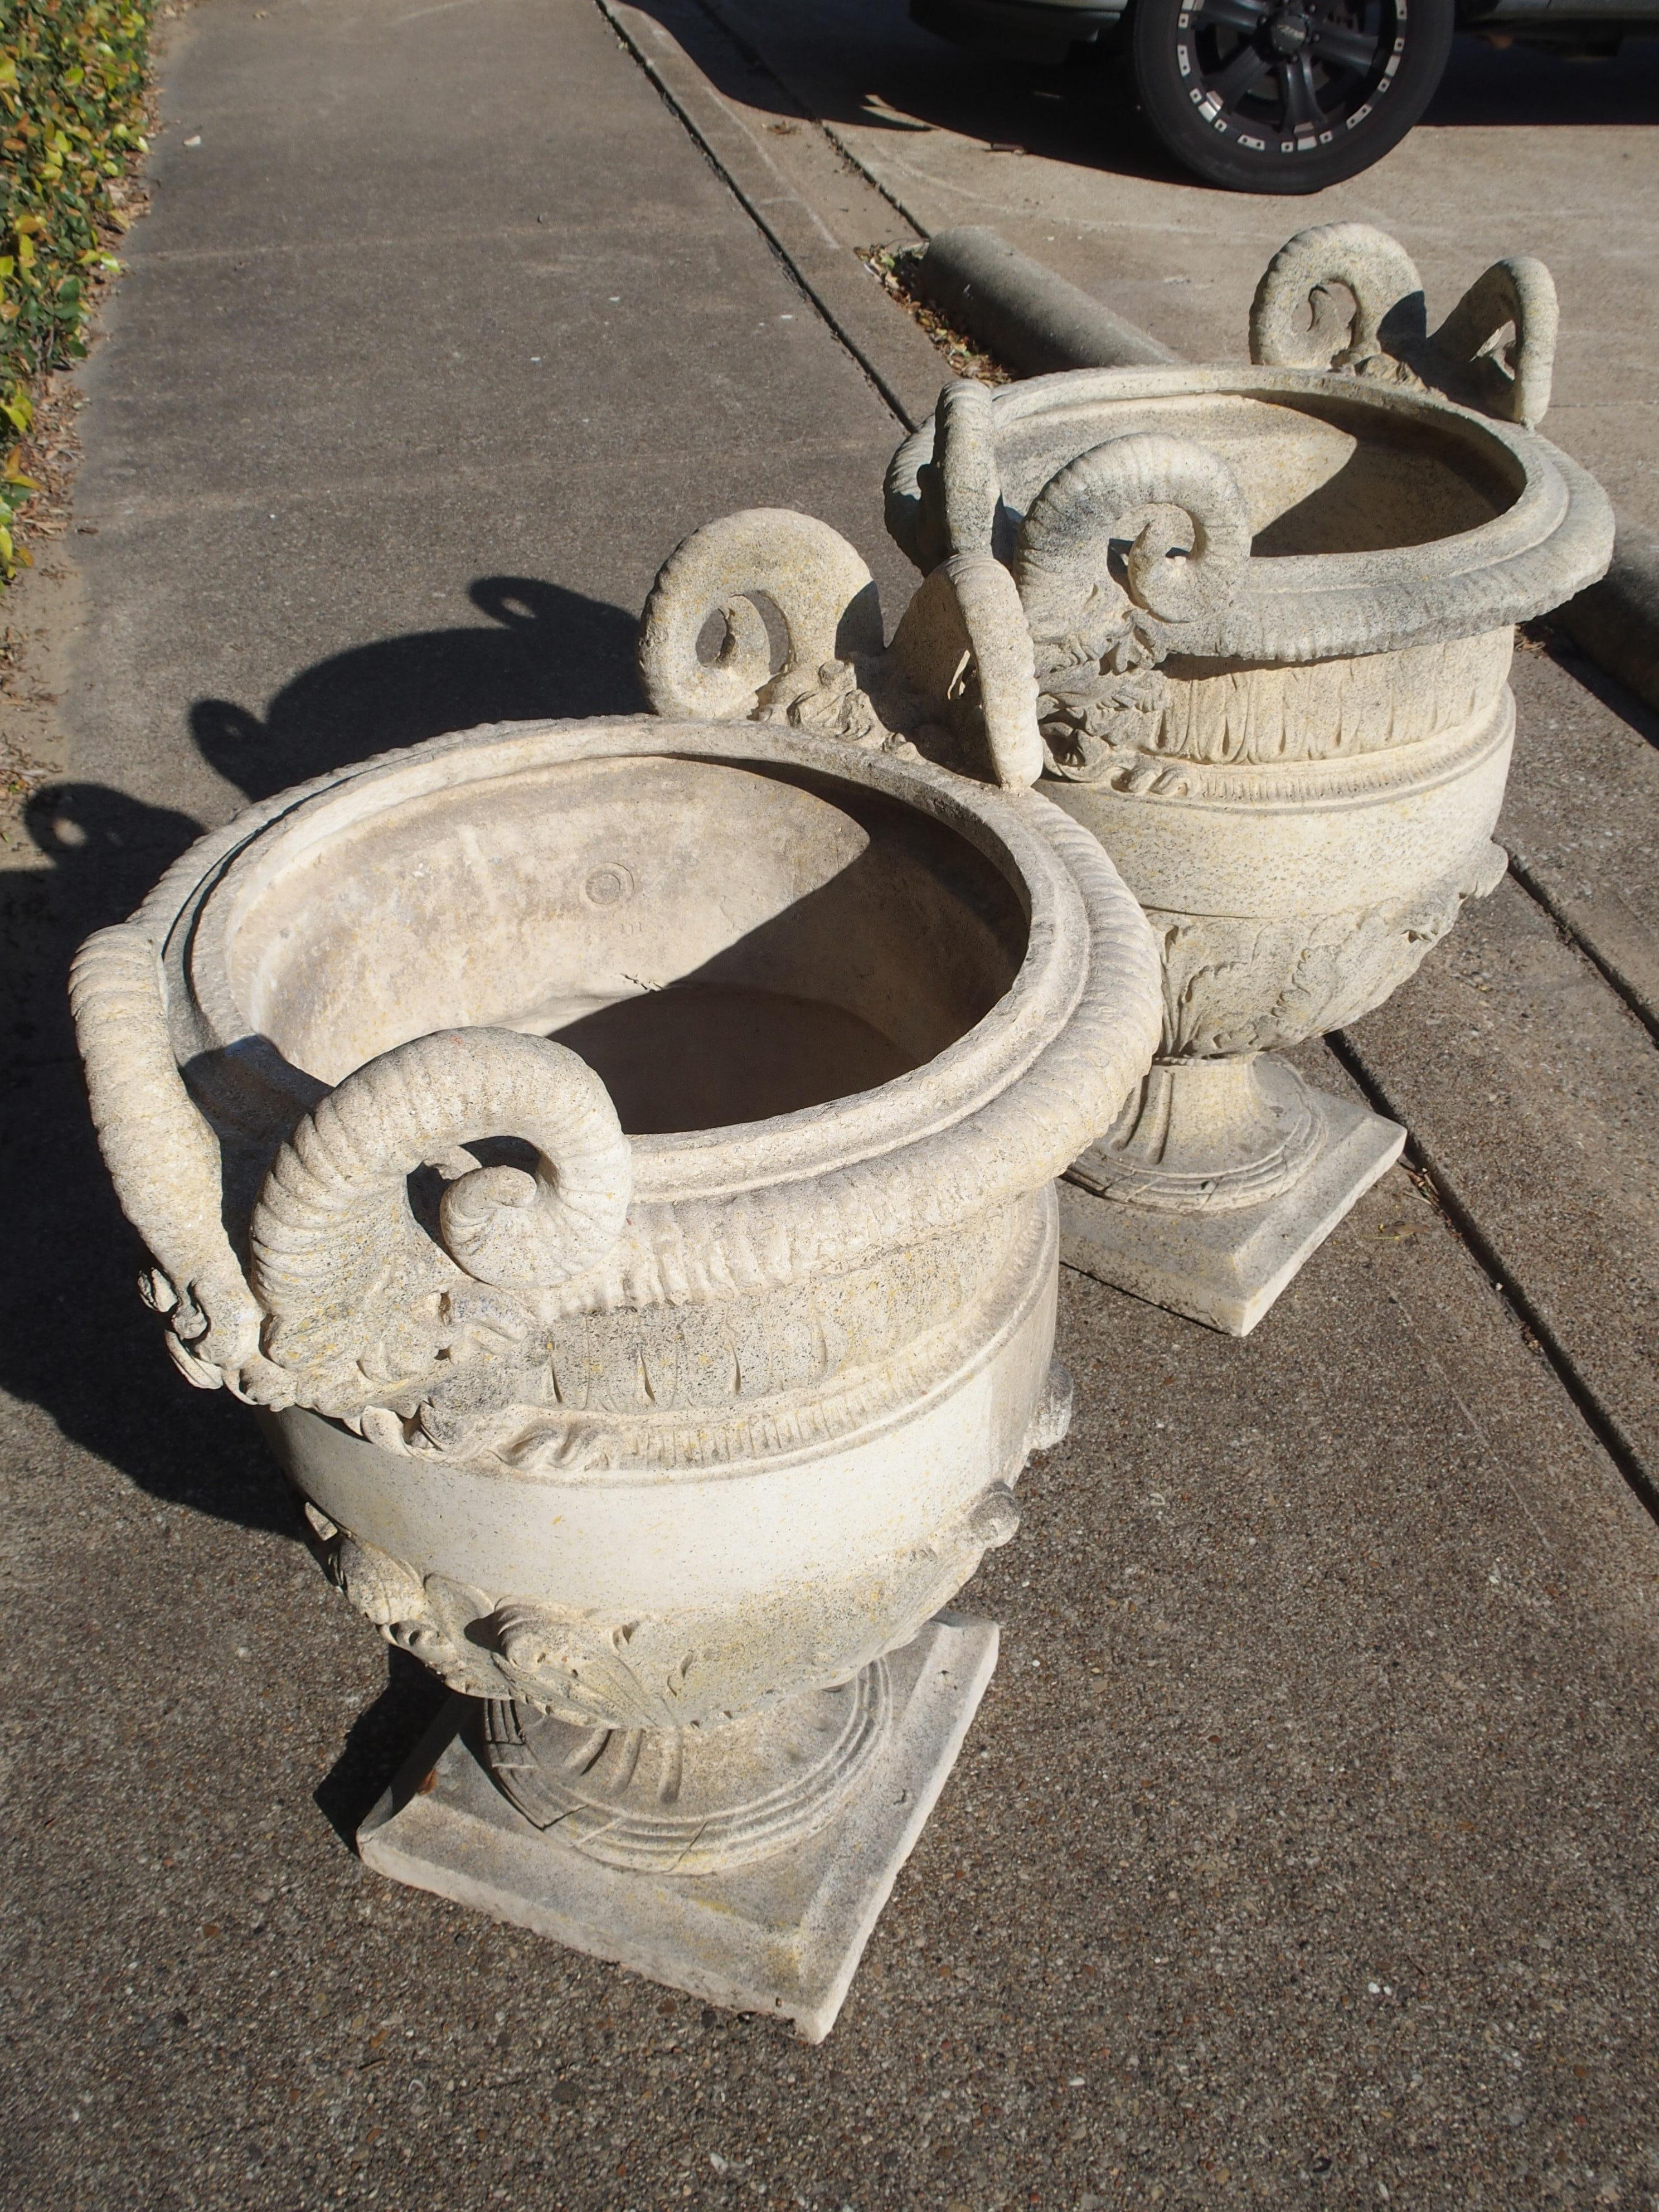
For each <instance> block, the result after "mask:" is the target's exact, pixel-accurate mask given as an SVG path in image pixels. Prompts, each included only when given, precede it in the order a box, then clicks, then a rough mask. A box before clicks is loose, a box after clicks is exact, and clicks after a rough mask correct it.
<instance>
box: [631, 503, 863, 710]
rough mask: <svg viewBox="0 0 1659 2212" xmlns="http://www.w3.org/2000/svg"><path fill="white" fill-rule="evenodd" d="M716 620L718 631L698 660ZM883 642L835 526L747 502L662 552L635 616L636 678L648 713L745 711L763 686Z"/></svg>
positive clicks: (767, 689)
mask: <svg viewBox="0 0 1659 2212" xmlns="http://www.w3.org/2000/svg"><path fill="white" fill-rule="evenodd" d="M768 614H770V615H771V616H772V617H773V628H772V629H769V626H768V622H767V616H768ZM716 618H718V620H719V622H720V623H721V624H722V625H723V631H722V634H721V636H720V641H719V644H718V646H717V647H716V650H715V652H714V656H713V658H712V659H704V658H703V653H702V649H701V648H702V647H703V645H704V642H705V640H706V636H707V633H708V629H709V626H710V623H711V622H712V621H714V619H716ZM773 629H776V630H777V631H778V632H780V633H781V652H782V665H781V667H778V666H775V665H774V664H775V659H776V655H777V651H778V647H777V646H776V645H775V641H774V636H773ZM881 647H882V634H881V609H880V605H879V603H878V599H877V596H876V587H875V585H874V583H873V582H872V579H871V575H870V571H869V569H868V568H866V566H865V564H864V562H862V561H861V560H860V558H859V556H858V555H857V553H855V552H854V550H853V548H852V547H851V546H850V545H849V544H848V543H847V540H846V539H845V538H843V537H842V536H841V534H840V532H837V531H835V530H832V529H831V528H830V527H829V524H828V523H826V522H819V521H817V520H815V519H814V518H813V517H812V516H811V515H810V514H798V513H795V512H794V510H793V508H790V507H747V508H744V510H743V512H741V513H738V514H728V515H725V516H723V517H722V518H721V519H720V520H719V521H717V522H708V523H705V524H704V525H703V526H702V528H701V529H700V530H694V531H693V532H691V534H690V537H689V538H684V539H683V540H682V542H681V543H680V544H678V545H677V546H676V547H675V549H674V550H673V551H672V552H671V554H670V555H669V556H668V558H667V560H666V561H665V562H664V563H663V565H662V568H661V570H660V572H659V574H658V577H657V580H656V582H655V583H654V584H653V586H652V587H651V596H650V597H649V599H647V601H646V604H645V613H644V617H643V620H642V622H641V629H640V641H639V667H640V678H641V683H642V684H643V685H644V687H645V695H646V697H647V700H648V701H649V702H650V704H651V708H652V711H653V713H655V714H663V715H666V716H670V717H673V718H678V719H683V720H707V721H742V720H745V719H747V718H749V717H750V716H752V715H755V714H757V713H758V712H759V711H761V709H762V708H763V704H764V701H765V697H766V695H768V694H769V693H773V692H778V693H781V692H783V691H786V690H787V689H788V687H789V685H790V684H791V683H792V682H799V683H800V684H808V683H812V684H816V682H817V679H818V678H819V675H820V672H821V671H823V670H825V669H826V668H828V667H829V666H831V665H836V664H842V665H848V666H851V665H853V664H854V663H855V661H856V660H857V659H858V658H859V657H860V655H873V654H876V653H879V652H880V651H881Z"/></svg>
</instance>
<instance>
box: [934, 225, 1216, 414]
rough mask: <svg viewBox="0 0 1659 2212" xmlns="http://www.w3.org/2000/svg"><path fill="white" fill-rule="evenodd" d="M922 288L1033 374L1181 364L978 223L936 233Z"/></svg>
mask: <svg viewBox="0 0 1659 2212" xmlns="http://www.w3.org/2000/svg"><path fill="white" fill-rule="evenodd" d="M917 283H918V285H919V287H920V289H921V293H922V295H923V297H924V298H925V299H926V300H927V303H928V305H929V306H930V307H937V308H938V309H939V313H941V314H942V315H945V316H946V317H947V318H948V319H949V320H950V321H951V323H952V324H953V325H954V326H955V327H956V328H957V330H960V331H966V332H967V333H968V335H969V337H975V338H977V339H978V340H979V342H980V343H981V345H982V346H984V347H985V348H986V349H987V350H988V351H989V352H991V353H993V354H994V355H995V356H996V358H997V359H998V360H999V361H1002V362H1006V363H1007V364H1008V366H1009V368H1017V369H1019V370H1020V371H1021V372H1022V373H1023V374H1025V375H1027V376H1042V375H1044V374H1047V372H1048V370H1050V369H1055V368H1157V367H1162V366H1164V365H1165V364H1168V363H1170V362H1178V361H1179V360H1180V358H1181V356H1180V355H1179V354H1176V353H1171V352H1170V349H1169V347H1168V346H1166V345H1160V344H1159V343H1158V340H1157V339H1156V338H1155V337H1150V336H1149V335H1148V334H1147V332H1146V331H1139V330H1137V329H1136V328H1135V326H1134V325H1133V323H1126V322H1123V321H1121V320H1120V319H1119V318H1118V317H1117V316H1116V315H1115V314H1113V313H1111V312H1110V310H1109V308H1106V307H1102V306H1101V304H1100V302H1099V301H1098V300H1095V299H1091V297H1090V295H1089V294H1088V293H1087V292H1085V291H1082V290H1080V289H1079V288H1078V286H1077V285H1075V284H1068V283H1066V279H1065V278H1064V277H1063V276H1055V274H1054V270H1052V269H1045V268H1044V267H1043V265H1042V263H1041V262H1040V261H1033V260H1032V259H1031V258H1030V255H1029V254H1025V253H1022V252H1019V250H1018V247H1017V246H1010V245H1009V244H1008V243H1007V242H1006V240H1004V239H1002V238H1000V237H999V236H998V234H997V233H996V232H995V231H994V230H990V229H987V228H984V227H983V226H982V225H981V224H978V223H970V224H968V225H965V226H963V228H960V229H955V230H940V231H935V233H934V234H933V238H932V240H930V242H929V244H928V247H927V252H926V253H924V254H923V256H922V258H921V269H920V270H919V271H918V272H917Z"/></svg>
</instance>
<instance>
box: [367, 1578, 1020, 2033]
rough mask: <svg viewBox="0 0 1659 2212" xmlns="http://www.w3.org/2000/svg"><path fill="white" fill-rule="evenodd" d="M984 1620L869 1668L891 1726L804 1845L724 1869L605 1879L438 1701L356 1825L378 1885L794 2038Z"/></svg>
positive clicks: (872, 1887) (936, 1754) (912, 1645)
mask: <svg viewBox="0 0 1659 2212" xmlns="http://www.w3.org/2000/svg"><path fill="white" fill-rule="evenodd" d="M997 1634H998V1632H997V1627H996V1624H995V1623H994V1621H984V1620H966V1619H964V1618H963V1617H962V1616H960V1615H958V1614H955V1613H940V1614H939V1616H938V1617H937V1619H935V1620H931V1621H929V1622H928V1623H927V1626H926V1627H925V1628H923V1629H922V1630H921V1632H920V1634H919V1635H917V1636H915V1637H914V1638H912V1639H911V1641H910V1642H909V1643H908V1644H906V1645H905V1646H904V1648H903V1650H900V1651H894V1652H890V1653H889V1655H888V1658H887V1668H888V1673H889V1677H890V1682H891V1686H892V1699H893V1705H892V1719H891V1723H890V1728H889V1730H888V1735H887V1740H886V1741H885V1743H884V1745H883V1746H882V1747H881V1748H880V1749H879V1751H878V1753H877V1755H876V1757H875V1759H874V1760H873V1761H872V1765H870V1767H869V1769H868V1770H867V1771H866V1773H865V1775H864V1776H863V1777H862V1778H861V1781H860V1786H859V1788H858V1790H857V1791H856V1793H855V1794H854V1796H853V1797H851V1798H850V1799H849V1800H848V1802H847V1803H846V1804H844V1805H843V1806H842V1808H840V1810H839V1811H838V1812H837V1813H836V1815H835V1817H834V1819H833V1820H831V1821H830V1822H829V1825H828V1826H826V1827H824V1828H823V1829H821V1830H820V1831H819V1832H818V1833H817V1835H816V1836H813V1837H811V1838H810V1839H809V1840H808V1841H807V1842H806V1843H805V1844H798V1845H796V1846H794V1847H793V1849H791V1850H787V1851H785V1852H782V1853H781V1854H780V1855H779V1856H778V1857H775V1858H772V1859H763V1860H762V1861H760V1862H759V1863H757V1864H755V1865H750V1866H745V1867H739V1868H738V1869H735V1870H734V1871H733V1872H732V1873H731V1874H717V1875H681V1876H674V1875H647V1874H635V1873H623V1872H621V1871H619V1870H618V1869H615V1868H612V1867H607V1866H603V1865H601V1864H600V1863H599V1861H597V1860H595V1859H591V1858H586V1857H584V1856H583V1855H582V1853H581V1852H580V1851H579V1850H576V1848H575V1847H574V1845H573V1844H568V1843H566V1842H564V1841H563V1840H562V1838H561V1836H560V1834H559V1832H558V1830H557V1829H556V1828H550V1829H545V1830H544V1829H540V1828H537V1827H534V1826H532V1824H531V1823H530V1822H529V1821H528V1820H526V1819H525V1818H524V1816H523V1814H520V1813H519V1812H518V1811H516V1810H515V1808H513V1806H512V1805H510V1804H509V1803H508V1802H507V1799H506V1798H505V1797H504V1796H502V1795H501V1791H500V1790H498V1789H497V1788H496V1787H495V1783H494V1782H493V1781H492V1780H491V1779H490V1777H489V1772H488V1771H487V1770H486V1769H485V1767H484V1766H483V1764H482V1762H481V1761H480V1759H478V1758H477V1755H476V1754H475V1753H474V1752H473V1750H472V1748H471V1743H470V1742H469V1741H468V1733H469V1732H468V1730H467V1729H466V1728H465V1726H464V1723H466V1722H467V1721H468V1720H469V1718H470V1717H471V1714H472V1712H473V1711H474V1710H475V1708H476V1703H477V1701H476V1700H475V1699H469V1698H452V1699H450V1700H449V1702H448V1704H447V1705H446V1706H445V1707H444V1709H443V1711H442V1712H441V1714H440V1715H439V1717H438V1719H437V1721H436V1722H435V1723H434V1725H433V1727H432V1728H431V1729H429V1730H428V1733H427V1735H426V1736H425V1737H424V1739H423V1740H422V1742H421V1743H420V1744H419V1745H418V1746H417V1747H416V1751H415V1753H414V1755H413V1756H412V1757H411V1758H410V1760H409V1761H408V1763H407V1765H405V1766H404V1770H403V1771H402V1772H401V1773H400V1774H399V1775H398V1778H397V1780H396V1781H395V1782H394V1783H393V1784H392V1787H391V1789H390V1790H387V1791H386V1795H385V1796H383V1797H382V1798H381V1799H380V1802H379V1804H378V1805H376V1806H375V1808H374V1811H373V1812H372V1813H371V1814H369V1815H368V1819H367V1820H365V1821H364V1822H363V1824H362V1827H361V1828H359V1829H358V1831H357V1847H358V1850H360V1851H361V1852H362V1857H363V1862H364V1863H365V1865H367V1866H370V1867H373V1868H374V1871H375V1872H376V1873H377V1874H383V1875H390V1876H391V1878H392V1880H393V1881H404V1882H408V1883H410V1885H411V1887H414V1888H416V1889H429V1890H433V1891H435V1892H436V1893H437V1894H438V1895H439V1896H440V1897H447V1898H451V1899H453V1900H454V1902H455V1903H456V1904H458V1905H471V1906H472V1907H473V1908H474V1909H475V1910H477V1911H480V1912H488V1913H489V1914H491V1915H492V1916H493V1917H495V1919H497V1920H509V1921H513V1922H515V1923H517V1924H518V1925H519V1926H520V1927H521V1928H530V1929H534V1930H535V1932H536V1934H537V1935H538V1936H552V1937H553V1938H554V1940H555V1941H556V1942H560V1943H567V1944H568V1945H569V1946H570V1948H572V1949H573V1950H576V1951H586V1952H587V1953H589V1954H591V1955H592V1957H594V1958H596V1959H610V1960H615V1961H616V1962H617V1964H618V1965H619V1966H629V1967H631V1968H632V1969H633V1971H634V1972H635V1973H638V1974H644V1975H646V1976H647V1978H649V1979H650V1980H652V1981H655V1982H664V1983H666V1984H667V1985H668V1986H669V1988H671V1989H677V1990H689V1991H690V1994H691V1995H692V1996H700V1997H704V1998H706V1999H708V2002H710V2003H713V2004H718V2005H726V2006H729V2007H730V2008H732V2010H733V2011H737V2012H770V2013H779V2014H781V2015H784V2016H785V2017H786V2018H787V2019H789V2020H792V2021H793V2022H794V2023H795V2027H796V2029H797V2032H798V2033H799V2034H800V2035H801V2036H802V2037H803V2038H804V2039H805V2040H806V2041H807V2042H808V2043H820V2042H822V2041H823V2038H824V2037H825V2036H826V2035H828V2033H829V2030H830V2028H831V2027H832V2026H833V2025H834V2022H835V2018H836V2014H837V2013H838V2012H839V2011H840V2009H841V2005H842V1998H843V1997H845V1996H846V1995H847V1991H848V1987H849V1986H850V1985H851V1983H852V1979H853V1975H854V1971H855V1970H856V1968H857V1966H858V1962H859V1960H860V1957H861V1956H862V1954H863V1951H864V1947H865V1945H866V1942H868V1941H869V1939H870V1933H871V1930H872V1929H873V1928H874V1926H875V1924H876V1921H877V1919H878V1916H879V1914H880V1912H881V1909H882V1907H883V1905H885V1904H886V1902H887V1899H888V1898H889V1897H890V1895H891V1893H892V1888H893V1883H894V1881H895V1880H896V1877H897V1875H898V1870H899V1869H900V1868H901V1867H902V1865H903V1864H904V1862H905V1860H906V1859H907V1858H908V1857H909V1855H910V1852H911V1850H912V1849H913V1848H914V1847H915V1840H916V1838H917V1837H918V1836H919V1835H920V1834H921V1831H922V1829H923V1827H924V1826H925V1825H926V1823H927V1816H928V1814H930V1813H931V1812H932V1811H933V1806H934V1803H935V1802H936V1800H937V1799H938V1796H939V1791H940V1790H942V1789H943V1788H944V1786H945V1778H946V1776H947V1775H948V1774H949V1773H950V1771H951V1768H952V1766H954V1765H955V1764H956V1759H957V1753H958V1752H959V1751H960V1750H961V1748H962V1741H963V1737H964V1736H965V1735H967V1733H968V1727H969V1723H970V1722H971V1721H972V1719H973V1717H974V1715H975V1711H977V1710H978V1707H979V1701H980V1699H981V1697H982V1696H983V1695H984V1693H985V1686H986V1684H987V1682H988V1681H989V1680H990V1679H991V1675H992V1674H993V1672H994V1669H995V1667H996V1661H997Z"/></svg>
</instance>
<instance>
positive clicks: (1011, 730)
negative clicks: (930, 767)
mask: <svg viewBox="0 0 1659 2212" xmlns="http://www.w3.org/2000/svg"><path fill="white" fill-rule="evenodd" d="M888 659H889V669H888V671H887V672H888V680H889V681H890V682H896V684H898V685H899V686H901V687H902V689H903V690H905V691H907V692H908V694H909V695H910V696H912V697H914V698H915V699H916V700H918V701H920V702H925V708H924V709H923V711H926V712H931V713H934V714H941V715H942V716H943V717H944V718H945V720H946V721H948V722H949V724H950V725H951V728H952V730H953V732H954V733H955V734H956V736H957V739H958V740H959V741H960V742H963V744H964V746H965V749H967V750H969V751H970V752H971V751H972V750H975V749H976V744H983V745H984V747H985V748H986V749H987V750H988V752H989V755H990V768H991V774H992V775H993V777H994V780H995V781H997V782H998V783H1000V785H1001V786H1002V787H1004V789H1005V790H1016V791H1017V790H1023V789H1024V787H1025V786H1026V785H1027V784H1031V783H1035V782H1036V780H1037V778H1038V776H1040V775H1042V764H1043V750H1042V732H1040V731H1039V729H1038V728H1037V719H1036V699H1037V685H1036V660H1035V657H1034V655H1033V653H1032V648H1031V632H1030V625H1029V624H1028V623H1027V622H1026V619H1025V610H1024V607H1023V606H1022V605H1021V604H1020V597H1019V592H1018V589H1017V588H1016V586H1015V584H1014V580H1013V578H1012V576H1011V575H1010V574H1008V571H1007V570H1006V568H1004V567H1003V566H1002V563H1001V562H1000V561H994V560H993V559H992V557H991V556H990V554H989V553H958V554H956V555H954V556H952V557H951V559H950V560H948V561H946V562H944V563H943V564H942V565H941V566H940V567H939V568H935V569H934V570H933V574H932V575H930V576H929V577H928V578H927V580H926V581H925V582H924V583H923V584H922V585H921V587H920V588H919V590H918V591H917V592H916V595H915V598H914V599H912V600H911V602H910V604H909V605H908V607H907V608H906V609H905V612H904V619H903V621H902V622H901V623H900V624H899V626H898V630H897V633H896V635H895V637H894V639H893V647H892V651H891V653H890V655H889V656H888Z"/></svg>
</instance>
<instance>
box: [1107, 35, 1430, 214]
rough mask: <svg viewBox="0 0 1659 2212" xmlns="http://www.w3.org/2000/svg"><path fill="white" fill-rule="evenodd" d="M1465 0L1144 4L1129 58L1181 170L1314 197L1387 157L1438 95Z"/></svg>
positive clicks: (1148, 109)
mask: <svg viewBox="0 0 1659 2212" xmlns="http://www.w3.org/2000/svg"><path fill="white" fill-rule="evenodd" d="M1454 22H1455V0H1194V3H1193V4H1187V0H1136V4H1135V10H1134V17H1133V22H1132V24H1131V27H1130V38H1129V50H1130V55H1131V58H1132V62H1133V69H1134V76H1135V88H1136V90H1137V91H1138V93H1139V96H1140V104H1141V106H1142V109H1143V110H1144V112H1145V113H1146V119H1147V121H1148V122H1149V123H1150V124H1151V125H1152V129H1153V131H1155V132H1156V133H1157V135H1158V137H1159V138H1160V139H1161V140H1162V142H1163V143H1164V145H1165V146H1166V147H1167V148H1168V149H1169V150H1170V153H1172V154H1173V155H1175V156H1176V160H1177V161H1182V162H1184V163H1185V164H1186V166H1187V167H1188V168H1191V169H1194V170H1196V171H1197V173H1199V175H1200V176H1201V177H1205V178H1207V179H1208V180H1209V181H1210V182H1211V183H1212V184H1217V185H1231V186H1232V187H1233V188H1234V189H1235V190H1237V191H1247V192H1314V191H1320V190H1321V189H1322V187H1323V186H1324V185H1334V184H1337V183H1340V180H1341V179H1343V178H1344V177H1352V176H1354V175H1356V174H1357V173H1358V171H1359V170H1361V169H1364V168H1369V167H1370V164H1371V163H1372V162H1373V161H1378V160H1380V159H1381V157H1382V156H1383V155H1384V154H1386V153H1387V152H1388V151H1389V149H1390V147H1392V146H1395V145H1397V144H1398V143H1399V142H1400V141H1401V139H1402V138H1403V137H1405V135H1406V133H1407V131H1409V130H1410V129H1411V127H1412V125H1413V123H1415V122H1416V121H1417V119H1418V118H1419V116H1420V115H1421V114H1422V112H1423V111H1424V109H1425V107H1426V106H1428V104H1429V101H1430V100H1431V99H1432V98H1433V96H1434V88H1435V87H1436V86H1437V84H1438V83H1439V82H1440V77H1441V73H1442V71H1443V70H1444V68H1445V66H1446V57H1447V55H1448V54H1449V52H1450V50H1451V39H1452V30H1453V27H1454Z"/></svg>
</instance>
